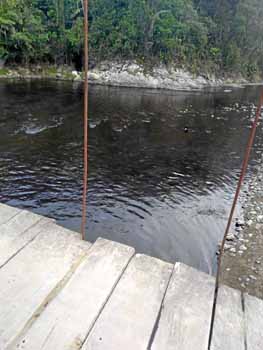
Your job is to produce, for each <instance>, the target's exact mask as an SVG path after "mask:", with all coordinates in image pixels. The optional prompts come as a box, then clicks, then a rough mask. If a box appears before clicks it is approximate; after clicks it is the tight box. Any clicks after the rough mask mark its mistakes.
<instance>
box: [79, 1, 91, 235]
mask: <svg viewBox="0 0 263 350" xmlns="http://www.w3.org/2000/svg"><path fill="white" fill-rule="evenodd" d="M88 5H89V4H88V0H84V60H85V62H84V74H85V78H84V114H83V118H84V147H83V148H84V169H83V171H84V174H83V198H82V222H81V235H82V239H85V231H86V212H87V209H86V206H87V190H88V113H89V103H88V102H89V101H88V67H89V47H88V39H89V20H88Z"/></svg>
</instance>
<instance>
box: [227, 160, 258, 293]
mask: <svg viewBox="0 0 263 350" xmlns="http://www.w3.org/2000/svg"><path fill="white" fill-rule="evenodd" d="M262 170H263V158H262V160H261V164H260V165H258V167H257V172H256V175H255V176H254V177H253V178H252V179H251V181H250V182H249V184H248V190H247V191H245V195H246V199H245V201H244V204H243V209H244V220H239V221H237V224H236V227H235V232H234V233H230V234H229V236H228V240H227V243H226V249H225V253H224V256H223V264H222V283H224V284H227V285H229V286H231V287H233V288H236V289H239V290H241V291H243V292H246V293H249V294H251V295H254V296H257V297H258V298H261V299H263V206H262V202H263V173H262Z"/></svg>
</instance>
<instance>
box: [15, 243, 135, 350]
mask: <svg viewBox="0 0 263 350" xmlns="http://www.w3.org/2000/svg"><path fill="white" fill-rule="evenodd" d="M133 255H134V249H133V248H130V247H128V246H124V245H122V244H118V243H114V242H110V241H106V240H103V239H99V240H97V241H96V243H95V244H94V245H93V246H92V248H91V249H90V250H89V254H88V255H87V257H86V258H85V260H84V261H83V262H82V264H81V265H80V266H79V268H78V269H77V271H76V272H75V274H74V275H73V276H72V278H71V279H70V281H69V282H68V284H67V285H66V286H65V287H64V289H63V290H62V291H61V292H60V294H59V295H58V296H57V297H56V298H55V299H54V300H53V301H52V302H51V303H50V304H49V305H48V307H47V308H46V310H45V312H43V313H42V315H41V316H40V317H39V318H38V320H37V321H36V322H35V323H34V324H33V325H32V327H31V328H30V330H29V331H28V332H27V333H26V334H25V335H23V336H22V337H21V338H20V341H18V342H17V343H16V345H15V347H14V348H16V349H17V348H19V349H24V350H26V349H28V350H32V349H34V350H40V349H41V350H50V349H59V350H63V349H65V350H66V349H78V346H79V345H80V344H82V343H83V342H84V340H85V338H86V336H87V334H88V332H89V330H90V329H91V327H92V326H93V324H94V322H95V320H96V319H97V317H98V315H99V314H100V311H101V310H102V308H103V306H104V305H105V303H106V301H107V299H108V298H109V296H110V295H111V293H112V290H113V289H114V287H115V285H116V283H117V281H118V280H119V278H120V276H121V275H122V274H123V271H124V270H125V268H126V266H127V264H128V263H129V261H130V259H131V257H132V256H133Z"/></svg>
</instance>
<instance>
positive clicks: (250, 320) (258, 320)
mask: <svg viewBox="0 0 263 350" xmlns="http://www.w3.org/2000/svg"><path fill="white" fill-rule="evenodd" d="M244 309H245V325H246V344H247V350H262V349H263V301H262V300H260V299H257V298H255V297H252V296H250V295H247V294H245V295H244Z"/></svg>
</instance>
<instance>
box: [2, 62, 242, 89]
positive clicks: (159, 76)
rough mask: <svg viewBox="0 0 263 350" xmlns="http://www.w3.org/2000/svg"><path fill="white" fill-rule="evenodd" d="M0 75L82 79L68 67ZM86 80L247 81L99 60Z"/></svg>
mask: <svg viewBox="0 0 263 350" xmlns="http://www.w3.org/2000/svg"><path fill="white" fill-rule="evenodd" d="M0 78H5V79H7V78H9V79H47V78H49V79H50V78H51V79H57V80H71V81H82V80H83V73H81V72H77V71H76V70H74V69H73V68H72V67H68V66H60V67H55V66H51V67H50V66H32V67H30V68H23V67H2V68H1V69H0ZM89 83H90V84H97V85H106V86H119V87H133V88H149V89H166V90H200V89H203V88H209V87H220V86H224V85H232V86H233V85H236V84H237V85H242V84H247V83H248V81H246V80H245V79H243V78H242V77H235V78H234V79H231V78H228V79H226V78H221V79H219V78H216V77H215V76H214V75H211V74H207V73H203V74H199V75H195V74H193V73H190V72H189V71H187V70H184V69H181V68H180V69H179V68H175V67H172V66H170V67H168V66H165V65H160V66H156V67H151V68H149V67H148V68H146V67H145V66H144V65H142V64H139V63H136V62H134V61H129V62H122V63H118V62H108V61H107V62H101V63H100V64H98V65H96V66H94V67H93V68H91V69H90V70H89Z"/></svg>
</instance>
